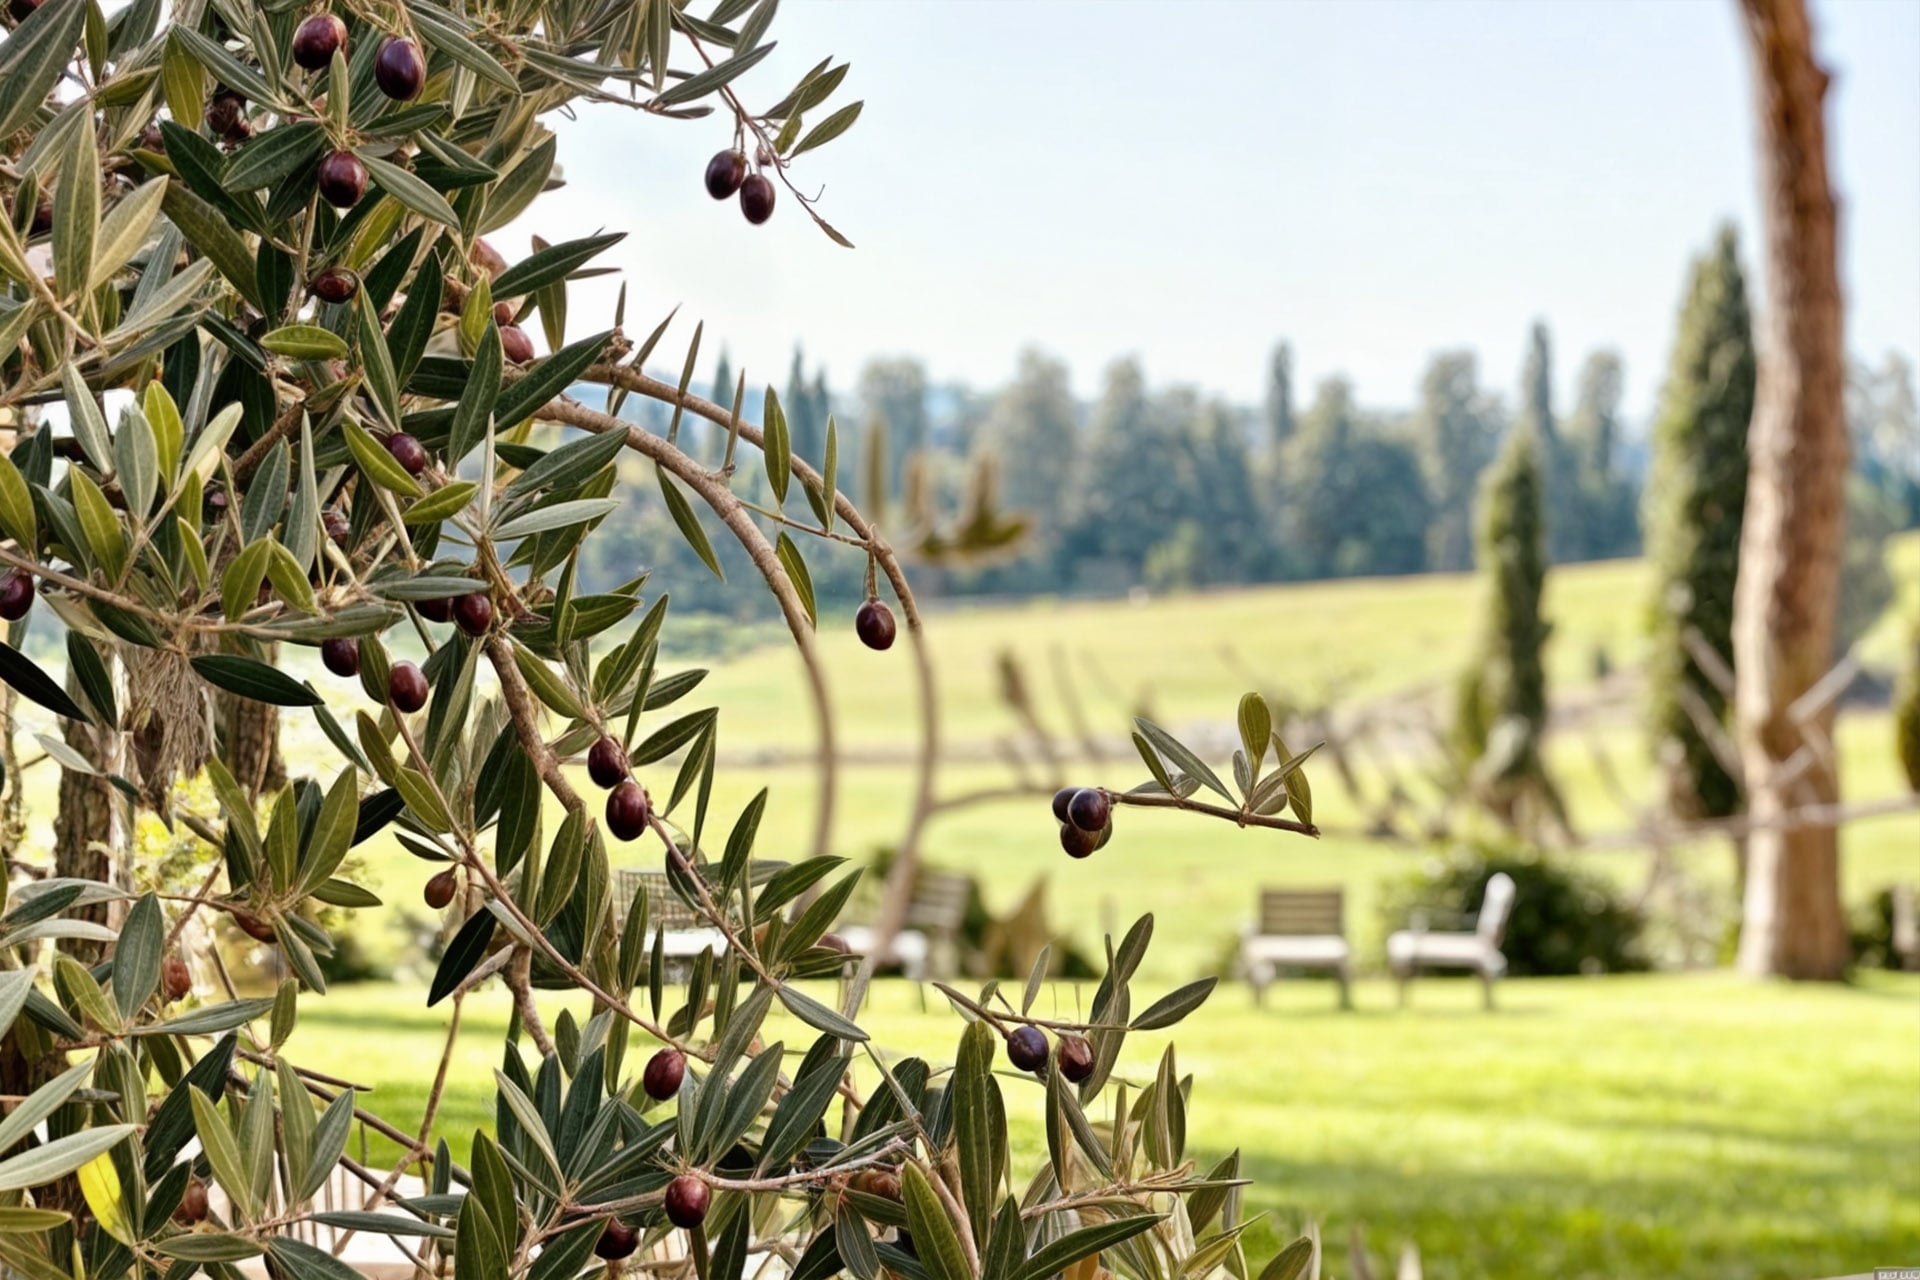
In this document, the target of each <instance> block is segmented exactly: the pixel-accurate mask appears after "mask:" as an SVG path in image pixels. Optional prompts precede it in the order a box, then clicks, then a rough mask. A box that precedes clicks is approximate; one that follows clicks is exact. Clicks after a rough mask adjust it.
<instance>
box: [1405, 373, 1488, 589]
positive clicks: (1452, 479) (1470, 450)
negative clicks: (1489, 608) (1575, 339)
mask: <svg viewBox="0 0 1920 1280" xmlns="http://www.w3.org/2000/svg"><path fill="white" fill-rule="evenodd" d="M1498 426H1499V424H1498V415H1497V413H1496V411H1495V408H1494V406H1493V405H1491V404H1489V403H1488V402H1487V399H1486V397H1485V396H1483V395H1482V394H1481V392H1480V388H1479V371H1478V366H1477V364H1476V362H1475V359H1474V355H1473V353H1472V352H1470V351H1445V352H1441V353H1440V354H1439V355H1436V356H1434V358H1433V361H1432V363H1430V364H1429V365H1428V366H1427V372H1426V376H1425V377H1424V378H1422V379H1421V381H1420V409H1419V412H1418V414H1417V415H1416V417H1415V420H1414V439H1415V442H1416V445H1417V447H1418V449H1419V451H1420V460H1421V470H1422V472H1423V473H1424V475H1425V477H1426V484H1427V495H1428V497H1429V499H1430V500H1431V503H1432V511H1433V516H1432V520H1431V522H1430V523H1429V525H1428V530H1427V563H1428V564H1429V566H1431V567H1432V568H1435V569H1441V570H1446V571H1450V572H1457V571H1459V570H1462V569H1470V568H1472V567H1473V500H1474V495H1475V494H1477V493H1478V492H1479V489H1480V473H1481V472H1483V471H1485V470H1486V467H1487V464H1488V463H1489V462H1490V461H1492V459H1493V450H1494V444H1495V441H1496V439H1497V437H1498Z"/></svg>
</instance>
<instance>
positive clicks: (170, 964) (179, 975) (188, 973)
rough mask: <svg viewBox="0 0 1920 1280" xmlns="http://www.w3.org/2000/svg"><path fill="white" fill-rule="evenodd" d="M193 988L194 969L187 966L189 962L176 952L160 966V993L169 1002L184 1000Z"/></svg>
mask: <svg viewBox="0 0 1920 1280" xmlns="http://www.w3.org/2000/svg"><path fill="white" fill-rule="evenodd" d="M192 990H193V970H191V969H189V968H187V962H186V961H185V960H182V959H181V958H180V956H179V954H178V953H177V952H176V953H175V954H173V955H170V956H168V957H167V962H166V963H165V964H163V965H161V966H160V994H161V996H162V998H164V999H165V1000H166V1002H167V1003H168V1004H172V1003H173V1002H174V1001H175V1000H184V999H186V997H187V993H188V992H190V991H192Z"/></svg>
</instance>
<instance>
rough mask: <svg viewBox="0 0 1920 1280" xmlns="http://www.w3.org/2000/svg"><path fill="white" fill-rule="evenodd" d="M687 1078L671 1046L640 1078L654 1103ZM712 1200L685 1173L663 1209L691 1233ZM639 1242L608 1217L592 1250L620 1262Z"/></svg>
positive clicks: (669, 1186)
mask: <svg viewBox="0 0 1920 1280" xmlns="http://www.w3.org/2000/svg"><path fill="white" fill-rule="evenodd" d="M686 1078H687V1059H686V1055H685V1054H683V1053H681V1052H680V1051H679V1050H678V1049H676V1048H674V1047H672V1046H671V1045H669V1046H667V1047H666V1048H664V1049H661V1050H660V1051H659V1052H658V1053H656V1054H654V1055H653V1057H651V1058H649V1059H648V1060H647V1066H646V1070H645V1071H643V1072H642V1073H641V1076H640V1087H641V1088H642V1089H644V1090H646V1094H647V1096H648V1097H649V1098H652V1099H653V1100H654V1101H655V1102H665V1101H666V1100H667V1099H669V1098H672V1097H674V1096H676V1095H677V1094H678V1093H679V1092H680V1085H681V1084H682V1082H684V1081H685V1080H686ZM712 1199H713V1190H712V1188H710V1187H709V1186H708V1185H707V1184H706V1183H705V1182H703V1181H701V1180H700V1179H699V1178H697V1177H695V1176H694V1175H692V1174H690V1173H683V1174H681V1175H680V1176H679V1177H677V1178H675V1179H674V1180H673V1181H672V1182H669V1183H668V1184H667V1191H666V1197H665V1200H664V1204H663V1206H662V1207H663V1208H665V1209H666V1212H667V1220H668V1221H669V1222H671V1223H673V1225H674V1226H676V1227H684V1228H686V1229H687V1230H692V1229H693V1228H695V1227H697V1226H699V1225H700V1224H701V1223H702V1222H704V1221H706V1218H707V1207H708V1205H709V1204H710V1203H711V1202H712ZM639 1240H640V1234H639V1232H638V1231H636V1230H635V1229H634V1228H633V1227H630V1226H628V1225H627V1224H626V1223H624V1222H622V1221H620V1219H618V1218H609V1219H608V1220H607V1224H606V1226H605V1227H603V1228H601V1231H600V1239H599V1241H598V1243H596V1244H595V1245H594V1247H593V1251H594V1252H595V1253H597V1254H598V1255H599V1256H600V1257H602V1258H606V1259H608V1260H609V1261H617V1260H618V1259H620V1258H624V1257H626V1256H628V1255H629V1254H631V1253H632V1252H633V1250H634V1247H635V1246H636V1245H637V1244H638V1243H639Z"/></svg>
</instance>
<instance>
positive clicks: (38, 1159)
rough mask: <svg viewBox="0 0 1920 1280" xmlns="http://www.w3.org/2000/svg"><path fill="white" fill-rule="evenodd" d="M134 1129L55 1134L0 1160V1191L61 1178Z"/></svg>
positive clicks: (102, 1128) (107, 1128) (127, 1126)
mask: <svg viewBox="0 0 1920 1280" xmlns="http://www.w3.org/2000/svg"><path fill="white" fill-rule="evenodd" d="M194 1096H195V1097H199V1096H200V1091H199V1090H198V1089H196V1090H194ZM136 1131H137V1127H136V1126H134V1125H130V1124H108V1125H101V1126H99V1127H98V1128H94V1129H82V1130H81V1131H80V1132H78V1133H72V1134H68V1135H67V1136H66V1137H64V1138H55V1139H54V1140H53V1141H52V1142H49V1143H47V1144H46V1145H45V1146H40V1147H35V1148H33V1149H32V1150H31V1151H23V1152H21V1153H20V1154H19V1155H17V1156H15V1157H13V1159H11V1160H0V1191H21V1190H24V1189H26V1188H27V1187H40V1186H45V1185H46V1184H47V1183H49V1182H54V1181H57V1180H59V1179H61V1178H64V1177H66V1176H67V1175H68V1174H70V1173H72V1172H73V1171H74V1170H75V1169H78V1168H79V1167H80V1166H81V1165H83V1164H85V1163H86V1162H87V1161H89V1160H91V1159H93V1158H94V1157H95V1156H97V1155H99V1154H100V1153H101V1152H102V1151H107V1150H110V1149H111V1148H113V1147H115V1146H117V1145H118V1144H119V1143H121V1142H122V1141H124V1140H125V1139H126V1138H128V1137H129V1136H131V1135H132V1134H133V1133H135V1132H136Z"/></svg>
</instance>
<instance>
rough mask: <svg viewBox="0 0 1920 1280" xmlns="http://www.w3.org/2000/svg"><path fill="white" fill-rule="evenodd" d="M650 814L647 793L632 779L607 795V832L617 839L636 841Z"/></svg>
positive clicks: (644, 828) (651, 810) (650, 806)
mask: <svg viewBox="0 0 1920 1280" xmlns="http://www.w3.org/2000/svg"><path fill="white" fill-rule="evenodd" d="M652 813H653V806H652V805H650V804H649V803H648V802H647V793H646V792H645V791H642V790H641V789H640V784H639V783H637V782H635V781H634V780H633V779H632V778H628V779H627V780H626V781H625V782H623V783H621V784H620V785H619V786H617V787H615V788H614V789H613V790H612V791H609V792H608V793H607V830H609V831H611V832H613V834H614V836H615V837H616V838H618V839H621V840H638V839H639V838H640V833H641V832H643V831H645V830H646V829H647V819H648V818H649V817H651V816H652Z"/></svg>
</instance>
